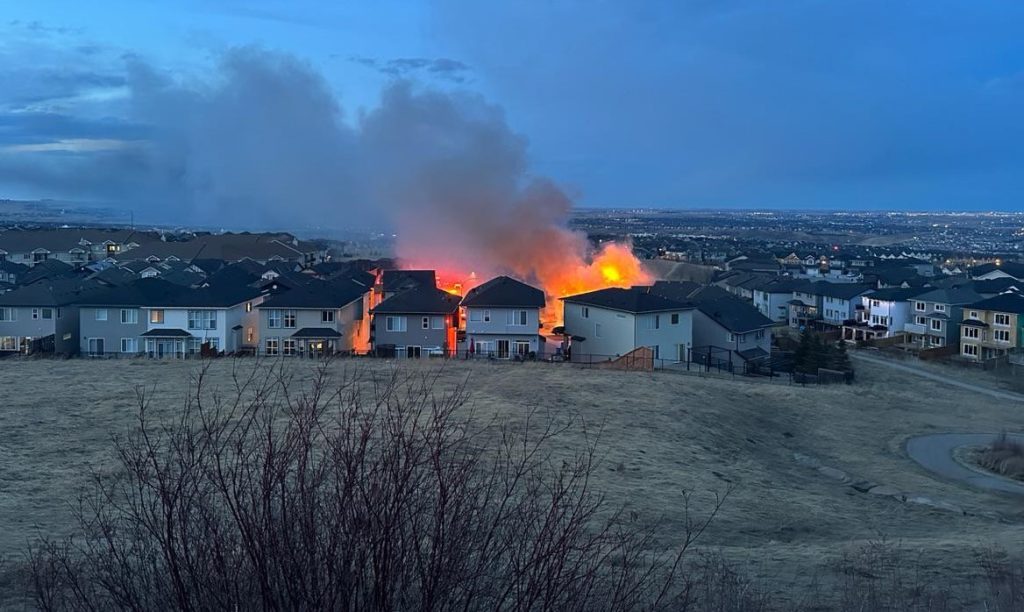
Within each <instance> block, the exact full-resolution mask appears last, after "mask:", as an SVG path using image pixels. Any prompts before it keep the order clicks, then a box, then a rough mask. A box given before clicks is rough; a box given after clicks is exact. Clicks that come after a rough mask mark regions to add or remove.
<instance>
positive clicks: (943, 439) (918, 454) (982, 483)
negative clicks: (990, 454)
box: [906, 433, 1024, 495]
mask: <svg viewBox="0 0 1024 612" xmlns="http://www.w3.org/2000/svg"><path fill="white" fill-rule="evenodd" d="M998 435H999V434H977V433H975V434H964V433H945V434H931V435H926V436H917V437H914V438H910V439H909V440H907V444H906V448H907V454H908V455H910V458H911V459H913V460H914V461H916V462H918V463H919V464H921V466H923V467H924V468H925V469H927V470H929V471H932V472H935V473H936V474H938V475H939V476H942V477H944V478H948V479H950V480H957V481H960V482H965V483H967V484H969V485H972V486H975V487H979V488H982V489H989V490H990V491H1000V492H1003V493H1017V494H1020V495H1024V483H1022V482H1017V481H1015V480H1010V479H1009V478H1003V477H1002V476H996V475H994V474H987V473H985V472H982V471H976V470H972V469H971V468H969V467H966V466H964V465H962V464H961V463H960V462H958V461H957V460H956V459H954V458H953V451H955V450H956V449H958V448H960V447H962V446H984V445H986V444H989V443H990V442H992V440H993V439H995V438H996V436H998ZM1007 437H1008V438H1010V439H1011V440H1015V441H1017V442H1021V443H1024V434H1007ZM979 469H980V468H979Z"/></svg>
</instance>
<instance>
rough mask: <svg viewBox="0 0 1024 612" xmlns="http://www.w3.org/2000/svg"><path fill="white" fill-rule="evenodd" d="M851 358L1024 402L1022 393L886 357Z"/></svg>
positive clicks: (854, 355)
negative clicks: (958, 378)
mask: <svg viewBox="0 0 1024 612" xmlns="http://www.w3.org/2000/svg"><path fill="white" fill-rule="evenodd" d="M850 357H851V358H852V359H856V360H858V361H864V362H867V363H873V364H875V365H881V366H885V367H887V368H891V369H894V370H900V371H903V372H908V373H910V374H914V375H917V376H920V377H921V378H927V379H929V380H934V381H936V382H940V383H944V384H947V385H952V386H954V387H960V388H961V389H967V390H968V391H973V392H975V393H981V394H983V395H988V396H989V397H994V398H997V399H1001V400H1010V401H1013V402H1024V395H1021V394H1020V393H1013V392H1012V391H1000V390H998V389H993V388H991V387H985V386H982V385H978V384H974V383H969V382H965V381H963V380H957V379H954V378H950V377H948V376H942V375H941V374H936V373H935V372H932V371H930V370H926V369H924V368H921V367H917V366H914V365H911V364H907V363H905V362H902V361H896V360H894V359H887V358H885V357H877V356H874V355H865V354H864V353H862V352H859V351H851V352H850Z"/></svg>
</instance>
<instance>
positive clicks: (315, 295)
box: [259, 279, 370, 308]
mask: <svg viewBox="0 0 1024 612" xmlns="http://www.w3.org/2000/svg"><path fill="white" fill-rule="evenodd" d="M368 291H370V289H369V288H368V287H364V286H363V285H360V284H359V283H356V282H354V281H352V280H350V279H341V280H337V281H321V280H314V281H313V282H310V283H308V284H306V285H302V286H300V287H296V288H294V289H288V290H287V291H282V292H280V293H278V294H275V295H274V296H272V297H270V298H268V299H266V300H264V301H263V303H262V304H260V305H259V308H341V307H342V306H344V305H346V304H350V303H352V302H354V301H356V300H358V299H359V298H361V297H363V295H365V294H366V293H367V292H368Z"/></svg>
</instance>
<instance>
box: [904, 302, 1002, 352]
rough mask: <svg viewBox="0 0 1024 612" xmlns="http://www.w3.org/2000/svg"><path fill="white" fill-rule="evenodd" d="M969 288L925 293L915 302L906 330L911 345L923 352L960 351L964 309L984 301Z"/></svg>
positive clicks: (905, 326)
mask: <svg viewBox="0 0 1024 612" xmlns="http://www.w3.org/2000/svg"><path fill="white" fill-rule="evenodd" d="M983 299H984V297H983V296H981V295H979V294H978V293H977V292H975V291H974V290H973V289H971V288H970V287H949V288H939V289H932V290H930V291H926V292H924V293H922V294H920V295H918V296H917V297H915V298H914V299H913V301H912V304H911V305H912V308H911V313H910V314H911V318H912V320H911V321H910V322H908V323H906V324H905V325H904V327H903V331H905V332H906V333H907V335H908V337H909V340H910V342H911V343H913V344H916V345H917V346H919V347H920V348H922V349H928V348H932V349H934V348H942V347H947V346H949V347H954V350H955V347H957V344H958V338H959V335H960V322H961V321H962V320H963V307H964V305H966V304H973V303H975V302H979V301H981V300H983Z"/></svg>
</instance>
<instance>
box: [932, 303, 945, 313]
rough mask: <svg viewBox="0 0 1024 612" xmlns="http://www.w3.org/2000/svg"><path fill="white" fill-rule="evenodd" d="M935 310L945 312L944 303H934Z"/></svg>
mask: <svg viewBox="0 0 1024 612" xmlns="http://www.w3.org/2000/svg"><path fill="white" fill-rule="evenodd" d="M935 312H946V305H945V304H936V305H935Z"/></svg>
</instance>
